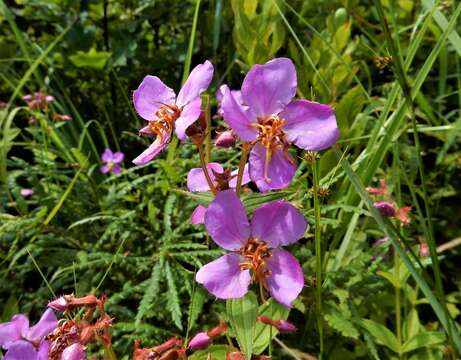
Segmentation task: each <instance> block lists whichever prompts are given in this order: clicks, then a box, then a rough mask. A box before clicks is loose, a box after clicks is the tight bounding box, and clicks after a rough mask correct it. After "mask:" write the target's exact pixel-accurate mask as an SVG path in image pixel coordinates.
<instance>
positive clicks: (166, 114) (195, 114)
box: [133, 60, 213, 165]
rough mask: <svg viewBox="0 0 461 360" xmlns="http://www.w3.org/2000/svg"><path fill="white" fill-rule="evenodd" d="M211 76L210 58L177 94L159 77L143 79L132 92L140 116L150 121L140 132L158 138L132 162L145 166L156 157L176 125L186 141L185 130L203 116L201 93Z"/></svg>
mask: <svg viewBox="0 0 461 360" xmlns="http://www.w3.org/2000/svg"><path fill="white" fill-rule="evenodd" d="M212 78H213V65H212V64H211V63H210V62H209V61H208V60H207V61H205V62H204V63H203V64H200V65H197V66H196V67H195V68H194V69H193V70H192V72H191V73H190V75H189V78H188V79H187V80H186V82H185V83H184V85H183V87H182V88H181V90H180V91H179V93H178V96H177V97H176V94H175V93H174V91H173V90H172V89H170V88H169V87H168V86H166V85H165V84H164V83H163V82H162V81H161V80H160V79H159V78H158V77H156V76H151V75H147V76H146V77H145V78H144V80H143V81H142V83H141V85H139V87H138V89H137V90H135V91H134V93H133V104H134V107H135V109H136V111H137V113H138V114H139V116H141V117H142V118H143V119H144V120H147V121H148V125H147V126H145V127H144V128H142V129H141V130H139V133H140V134H141V135H147V136H153V137H155V141H154V142H153V143H152V145H150V146H149V147H148V148H147V149H146V150H145V151H144V152H143V153H142V154H141V155H139V156H138V157H137V158H136V159H134V160H133V163H135V164H136V165H144V164H146V163H148V162H149V161H151V160H152V159H153V158H154V157H155V156H157V155H158V154H159V153H160V152H161V151H162V150H163V149H165V147H166V146H167V145H168V143H169V142H170V139H171V135H172V132H173V128H175V131H176V135H177V136H178V138H179V139H180V140H186V129H187V128H188V127H189V126H190V125H192V124H193V123H194V122H195V121H196V120H197V119H198V118H199V116H200V110H201V106H202V100H201V98H200V94H201V93H202V92H204V91H205V90H206V89H207V88H208V86H209V85H210V82H211V79H212Z"/></svg>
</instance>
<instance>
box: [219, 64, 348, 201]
mask: <svg viewBox="0 0 461 360" xmlns="http://www.w3.org/2000/svg"><path fill="white" fill-rule="evenodd" d="M296 88H297V78H296V69H295V67H294V65H293V63H292V61H291V60H290V59H287V58H277V59H273V60H271V61H269V62H267V63H266V64H264V65H255V66H253V67H252V68H251V70H250V71H249V72H248V74H247V75H246V77H245V79H244V80H243V84H242V94H241V95H242V103H239V101H238V99H235V97H234V96H233V95H232V92H231V91H230V90H229V88H227V87H225V88H224V89H223V93H224V95H223V99H222V110H223V113H224V121H225V122H226V123H227V124H228V125H229V126H230V127H231V128H232V129H233V130H234V131H235V133H236V134H237V135H238V136H239V137H240V139H241V140H243V141H245V142H249V143H252V144H254V147H253V149H252V150H251V153H250V159H249V163H250V176H251V180H253V181H254V182H255V183H256V185H257V187H258V189H259V190H260V191H262V192H265V191H269V190H272V189H283V188H285V187H287V186H288V185H289V184H290V182H291V179H292V178H293V176H294V173H295V171H296V163H295V160H294V159H293V157H292V156H291V155H290V154H289V152H288V148H289V146H290V144H292V143H293V144H295V145H296V146H297V147H299V148H301V149H304V150H312V151H320V150H324V149H326V148H328V147H330V146H332V145H333V144H335V143H336V141H337V140H338V137H339V130H338V125H337V123H336V116H335V113H334V110H333V109H332V108H331V107H330V106H328V105H324V104H320V103H317V102H313V101H308V100H293V97H294V96H295V95H296ZM242 105H243V106H242Z"/></svg>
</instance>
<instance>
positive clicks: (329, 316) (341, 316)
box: [323, 301, 359, 339]
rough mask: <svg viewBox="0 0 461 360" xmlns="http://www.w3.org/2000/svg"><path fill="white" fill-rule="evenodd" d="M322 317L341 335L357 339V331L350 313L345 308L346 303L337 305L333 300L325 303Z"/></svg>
mask: <svg viewBox="0 0 461 360" xmlns="http://www.w3.org/2000/svg"><path fill="white" fill-rule="evenodd" d="M323 316H324V319H325V321H326V322H327V323H328V325H330V326H331V327H332V328H333V329H335V330H336V331H338V332H339V333H340V334H341V335H343V336H345V337H348V338H352V339H358V337H359V332H358V330H357V328H356V327H355V326H354V324H353V323H352V320H351V313H350V311H349V310H348V309H347V304H344V306H341V307H340V306H338V305H337V304H336V303H334V302H333V301H328V302H327V303H325V307H324V315H323Z"/></svg>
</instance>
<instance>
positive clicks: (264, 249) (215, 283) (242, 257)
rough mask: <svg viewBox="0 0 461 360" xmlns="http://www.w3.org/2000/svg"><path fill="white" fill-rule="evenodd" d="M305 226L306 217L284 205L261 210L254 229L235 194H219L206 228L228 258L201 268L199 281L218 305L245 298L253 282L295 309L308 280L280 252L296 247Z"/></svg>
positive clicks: (288, 256)
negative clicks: (295, 304)
mask: <svg viewBox="0 0 461 360" xmlns="http://www.w3.org/2000/svg"><path fill="white" fill-rule="evenodd" d="M307 226H308V224H307V222H306V219H305V218H304V216H303V215H302V214H301V213H300V212H299V211H298V210H297V209H296V208H295V207H294V206H292V205H291V204H290V203H288V202H286V201H283V200H278V201H272V202H270V203H267V204H265V205H263V206H261V207H259V208H257V209H256V210H255V211H254V213H253V219H252V221H251V224H250V222H249V221H248V218H247V215H246V212H245V208H244V207H243V204H242V203H241V201H240V200H239V198H238V197H237V195H236V194H235V192H234V191H233V190H226V191H221V192H219V193H218V194H217V196H216V198H215V199H214V200H213V201H212V202H211V203H210V205H209V206H208V210H207V212H206V214H205V227H206V228H207V230H208V232H209V234H210V236H211V238H212V239H213V240H214V242H215V243H216V244H218V245H219V246H220V247H222V248H223V249H226V250H229V251H230V253H228V254H226V255H224V256H222V257H220V258H218V259H217V260H215V261H213V262H211V263H209V264H206V265H205V266H203V267H202V268H201V269H200V270H199V271H198V272H197V275H196V280H197V282H199V283H200V284H203V285H204V286H205V288H206V289H207V290H208V291H209V292H210V293H212V294H213V295H215V296H216V297H218V298H220V299H232V298H239V297H242V296H244V295H245V294H246V293H247V292H248V287H249V285H250V282H251V281H252V280H254V281H258V282H261V283H262V285H263V286H264V288H265V289H266V290H268V291H269V293H270V294H271V295H272V297H274V298H275V299H276V300H277V301H278V302H279V303H281V304H283V305H285V306H287V307H291V303H292V301H293V300H294V299H296V297H297V296H298V295H299V293H300V292H301V290H302V288H303V286H304V276H303V272H302V269H301V266H300V265H299V263H298V261H297V260H296V258H295V257H294V256H293V255H291V254H290V253H289V252H288V251H286V250H282V249H279V247H280V246H284V245H290V244H293V243H295V242H296V241H298V240H299V239H300V238H301V237H302V236H303V235H304V232H305V231H306V229H307Z"/></svg>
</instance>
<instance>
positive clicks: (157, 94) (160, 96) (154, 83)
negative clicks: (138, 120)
mask: <svg viewBox="0 0 461 360" xmlns="http://www.w3.org/2000/svg"><path fill="white" fill-rule="evenodd" d="M175 99H176V96H175V93H174V91H173V90H172V89H170V88H169V87H168V86H166V85H165V84H164V83H163V82H162V80H160V79H159V78H158V77H157V76H152V75H147V76H146V77H145V78H144V79H143V81H142V82H141V84H140V85H139V87H138V88H137V89H136V90H135V91H134V92H133V104H134V108H135V109H136V112H137V113H138V114H139V116H141V117H142V118H143V119H145V120H153V119H155V113H156V112H157V110H158V109H159V108H160V106H161V105H162V104H167V105H171V104H174V102H175Z"/></svg>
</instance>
